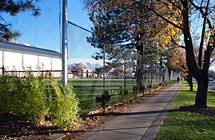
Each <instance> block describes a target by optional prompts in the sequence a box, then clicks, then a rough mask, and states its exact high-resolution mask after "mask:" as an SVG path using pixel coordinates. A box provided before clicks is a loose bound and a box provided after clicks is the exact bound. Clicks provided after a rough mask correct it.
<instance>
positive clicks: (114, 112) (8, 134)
mask: <svg viewBox="0 0 215 140" xmlns="http://www.w3.org/2000/svg"><path fill="white" fill-rule="evenodd" d="M170 86H171V85H169V86H167V87H165V88H157V89H155V90H150V91H148V92H147V93H145V94H144V95H140V96H139V97H138V99H137V100H133V101H131V102H130V103H118V104H115V105H111V106H109V107H107V108H106V113H105V114H104V113H103V110H102V109H100V110H95V111H92V112H90V113H88V114H85V115H81V116H80V119H79V121H80V126H79V127H77V128H70V129H67V130H64V129H58V128H56V127H49V122H46V123H44V124H37V125H33V124H31V123H30V122H29V121H28V120H26V119H24V118H23V117H21V116H15V115H0V139H3V140H4V139H13V140H44V139H45V138H46V137H48V136H50V135H52V134H55V133H63V134H66V137H64V138H63V140H68V139H74V138H77V137H78V136H80V135H81V134H83V133H85V132H87V131H89V130H91V129H93V128H95V127H97V126H99V125H101V124H103V123H105V122H107V121H109V120H111V119H113V118H114V117H116V116H118V115H120V114H122V113H125V112H126V111H127V110H128V109H129V108H131V107H133V106H135V105H137V104H139V103H141V102H142V101H144V100H146V99H147V98H149V97H152V96H154V95H156V94H159V93H160V91H162V90H164V89H166V88H169V87H170Z"/></svg>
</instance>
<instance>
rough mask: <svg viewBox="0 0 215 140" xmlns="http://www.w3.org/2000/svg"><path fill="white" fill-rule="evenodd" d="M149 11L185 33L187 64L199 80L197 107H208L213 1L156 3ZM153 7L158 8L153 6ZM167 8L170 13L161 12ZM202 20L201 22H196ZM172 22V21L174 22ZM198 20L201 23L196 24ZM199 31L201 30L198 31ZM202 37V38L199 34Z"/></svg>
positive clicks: (153, 2) (212, 44) (212, 49)
mask: <svg viewBox="0 0 215 140" xmlns="http://www.w3.org/2000/svg"><path fill="white" fill-rule="evenodd" d="M151 4H152V5H151V7H150V6H148V8H149V9H150V10H151V11H152V12H153V13H155V14H156V15H157V16H158V17H159V18H161V19H162V20H163V21H165V22H166V23H168V24H169V25H170V26H173V27H175V30H177V31H178V30H179V32H181V33H182V34H183V45H179V43H177V42H174V43H175V44H178V46H180V47H181V48H183V49H185V52H186V63H187V67H188V71H189V73H190V74H191V75H192V76H193V77H194V78H195V79H196V80H197V81H198V84H199V86H198V87H199V88H198V90H197V94H196V99H195V105H196V106H197V107H198V108H206V107H207V87H208V69H209V67H210V61H211V55H212V54H213V53H212V52H213V51H214V48H215V40H214V28H215V22H214V18H215V16H214V9H215V5H214V2H212V1H210V0H200V1H198V0H193V1H186V0H182V1H179V0H177V1H170V0H162V1H159V2H158V1H154V0H152V3H151ZM153 5H158V6H157V7H153ZM163 7H166V8H168V9H169V10H168V11H162V9H161V8H163ZM197 18H199V19H198V20H196V19H197ZM172 19H173V20H172ZM196 21H198V22H196ZM197 28H199V29H200V31H198V32H197V31H195V30H196V29H197ZM198 34H200V35H198ZM194 40H198V41H197V42H198V44H199V45H197V46H198V58H197V62H196V58H195V54H194V46H195V44H194Z"/></svg>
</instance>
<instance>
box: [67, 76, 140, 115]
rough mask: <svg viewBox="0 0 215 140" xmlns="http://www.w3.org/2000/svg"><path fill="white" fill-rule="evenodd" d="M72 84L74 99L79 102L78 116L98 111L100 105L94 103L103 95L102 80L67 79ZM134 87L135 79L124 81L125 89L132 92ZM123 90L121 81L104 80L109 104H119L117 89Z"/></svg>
mask: <svg viewBox="0 0 215 140" xmlns="http://www.w3.org/2000/svg"><path fill="white" fill-rule="evenodd" d="M68 82H69V83H71V84H72V86H73V90H74V92H75V93H76V97H78V98H79V102H80V105H79V106H80V108H81V111H80V114H83V113H87V112H89V111H92V110H95V109H98V108H99V107H100V105H99V104H98V103H96V101H95V98H96V97H97V96H98V95H101V94H102V93H103V80H102V79H69V80H68ZM135 85H136V80H135V79H126V89H128V90H132V89H133V86H135ZM120 87H123V88H124V80H123V79H106V80H105V89H106V90H108V91H109V94H110V95H112V96H111V101H110V103H111V104H113V103H117V102H119V95H118V93H119V91H118V90H119V88H120Z"/></svg>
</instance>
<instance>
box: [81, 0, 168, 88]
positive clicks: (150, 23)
mask: <svg viewBox="0 0 215 140" xmlns="http://www.w3.org/2000/svg"><path fill="white" fill-rule="evenodd" d="M146 2H147V1H137V0H126V1H120V0H109V1H106V0H85V4H86V5H87V7H88V10H89V16H90V19H91V20H92V22H93V24H94V28H93V35H92V37H89V38H88V41H89V42H91V44H92V46H94V47H97V48H101V49H103V48H104V44H117V45H120V46H121V49H125V48H135V49H136V51H137V54H138V55H137V56H138V57H137V68H136V75H137V86H138V88H140V86H142V81H143V77H142V75H143V57H142V56H143V55H144V49H145V48H147V46H150V45H149V43H148V42H150V38H151V37H153V36H156V31H158V30H157V29H162V28H164V27H166V25H167V24H166V23H165V22H163V23H161V24H159V26H157V21H160V19H159V18H157V17H155V16H154V15H153V13H152V12H151V11H150V10H148V9H147V8H146V7H145V8H144V7H142V5H144V4H145V3H146ZM109 46H111V47H108V48H106V47H105V48H106V52H108V49H109V50H111V51H118V50H115V49H114V47H113V46H112V45H109ZM102 53H103V52H102ZM100 56H101V55H100Z"/></svg>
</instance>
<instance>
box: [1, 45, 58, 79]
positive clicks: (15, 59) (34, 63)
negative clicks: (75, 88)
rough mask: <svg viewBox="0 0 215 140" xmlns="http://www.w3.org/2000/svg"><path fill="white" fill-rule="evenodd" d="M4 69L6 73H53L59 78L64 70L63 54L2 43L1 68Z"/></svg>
mask: <svg viewBox="0 0 215 140" xmlns="http://www.w3.org/2000/svg"><path fill="white" fill-rule="evenodd" d="M2 67H4V68H5V71H11V70H16V71H24V70H26V69H27V70H32V71H38V70H42V71H51V74H52V76H54V77H59V76H61V72H60V71H61V70H62V59H61V53H59V52H56V51H52V50H47V49H41V48H36V47H32V46H27V45H23V44H17V43H10V42H0V68H2ZM57 71H59V72H57ZM44 73H45V72H44ZM0 74H1V73H0ZM46 74H47V72H46ZM44 75H45V74H44Z"/></svg>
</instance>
